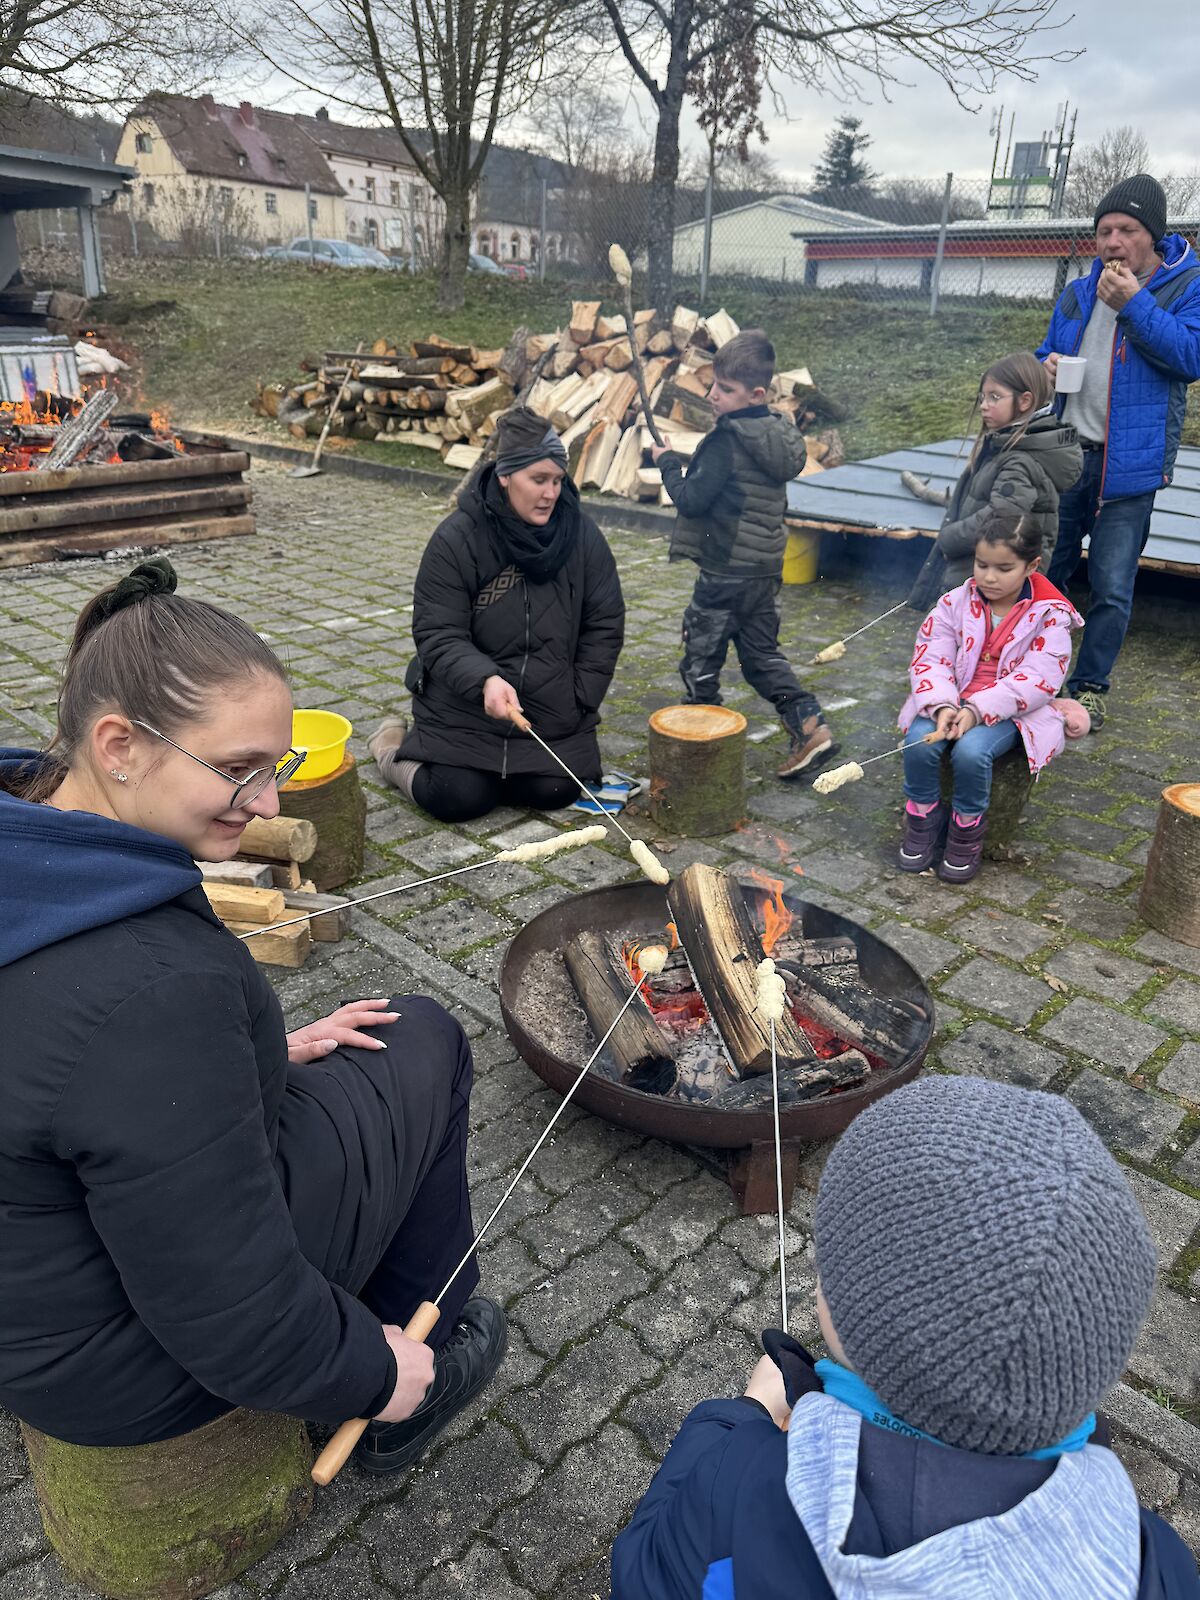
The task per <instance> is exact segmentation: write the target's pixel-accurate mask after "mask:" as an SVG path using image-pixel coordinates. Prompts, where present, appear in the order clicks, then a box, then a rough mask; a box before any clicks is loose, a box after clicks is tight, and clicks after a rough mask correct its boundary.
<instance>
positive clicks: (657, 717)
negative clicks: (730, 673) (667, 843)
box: [649, 706, 746, 839]
mask: <svg viewBox="0 0 1200 1600" xmlns="http://www.w3.org/2000/svg"><path fill="white" fill-rule="evenodd" d="M649 738H650V815H651V816H652V817H653V818H654V821H655V822H656V824H657V825H658V826H659V827H660V828H662V829H664V830H665V831H666V832H667V833H671V834H676V835H679V836H680V837H682V838H686V839H691V838H696V837H700V838H704V837H706V836H711V835H715V834H724V833H732V832H733V830H734V828H736V827H737V825H738V823H739V822H740V821H741V820H742V817H743V815H744V813H745V801H746V778H745V762H746V719H745V717H744V716H742V714H741V712H740V711H733V710H730V709H729V707H727V706H663V707H661V708H660V709H659V710H658V711H653V712H651V714H650V724H649Z"/></svg>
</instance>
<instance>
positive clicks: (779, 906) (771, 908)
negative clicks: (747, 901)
mask: <svg viewBox="0 0 1200 1600" xmlns="http://www.w3.org/2000/svg"><path fill="white" fill-rule="evenodd" d="M750 876H751V878H752V879H753V880H754V882H755V883H756V884H758V886H759V888H760V889H765V890H766V892H767V895H768V896H769V898H768V899H767V900H766V901H765V902H764V904H763V908H762V914H763V934H762V947H763V953H764V955H768V956H769V955H770V954H771V951H772V950H774V948H775V945H776V943H777V941H778V940H779V939H781V938H782V937H783V935H784V934H785V933H786V932H787V931H788V929H789V928H790V927H791V925H792V923H793V922H794V921H795V920H796V919H795V917H794V916H793V915H792V913H791V912H790V911H789V910H788V908H787V907H786V906H785V905H784V903H783V880H782V879H780V878H769V877H768V876H767V874H766V873H765V872H760V871H759V870H758V868H757V867H752V868H751V869H750Z"/></svg>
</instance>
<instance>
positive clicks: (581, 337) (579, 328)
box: [567, 300, 600, 345]
mask: <svg viewBox="0 0 1200 1600" xmlns="http://www.w3.org/2000/svg"><path fill="white" fill-rule="evenodd" d="M599 315H600V302H599V300H576V301H574V302H573V303H572V305H571V325H570V327H569V328H568V329H567V332H568V333H569V334H570V336H571V339H572V340H573V341H574V343H575V344H577V345H584V344H591V342H592V339H593V338H594V336H595V333H596V318H597V317H598V316H599Z"/></svg>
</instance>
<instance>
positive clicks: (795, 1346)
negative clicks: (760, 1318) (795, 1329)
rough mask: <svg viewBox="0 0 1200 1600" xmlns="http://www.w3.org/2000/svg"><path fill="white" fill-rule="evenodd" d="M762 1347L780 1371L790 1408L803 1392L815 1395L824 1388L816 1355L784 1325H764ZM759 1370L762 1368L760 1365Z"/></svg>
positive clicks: (760, 1363) (756, 1369)
mask: <svg viewBox="0 0 1200 1600" xmlns="http://www.w3.org/2000/svg"><path fill="white" fill-rule="evenodd" d="M762 1347H763V1349H764V1350H765V1351H766V1352H767V1355H768V1356H769V1358H770V1359H771V1361H772V1362H774V1364H775V1366H776V1367H777V1368H778V1370H779V1374H780V1376H781V1378H782V1380H783V1389H784V1395H785V1398H786V1400H787V1404H788V1409H789V1410H790V1409H791V1407H792V1406H794V1405H795V1404H796V1401H797V1400H799V1398H800V1396H801V1395H802V1394H812V1393H813V1391H814V1390H820V1389H821V1388H822V1383H821V1380H820V1378H818V1377H817V1374H816V1372H815V1370H814V1368H815V1366H816V1357H815V1356H813V1355H812V1354H811V1353H810V1352H809V1351H808V1350H806V1349H805V1348H804V1346H803V1345H802V1344H801V1343H800V1341H799V1340H798V1339H793V1338H792V1336H791V1334H790V1333H784V1332H783V1330H782V1329H781V1328H764V1329H763V1334H762ZM761 1365H762V1362H761V1361H760V1362H759V1366H760V1367H761ZM755 1371H756V1372H757V1371H758V1367H756V1368H755Z"/></svg>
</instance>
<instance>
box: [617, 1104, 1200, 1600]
mask: <svg viewBox="0 0 1200 1600" xmlns="http://www.w3.org/2000/svg"><path fill="white" fill-rule="evenodd" d="M813 1231H814V1236H815V1244H816V1265H817V1272H818V1279H819V1282H818V1292H817V1309H818V1319H819V1322H820V1325H821V1331H822V1333H823V1335H824V1337H825V1340H826V1343H827V1344H828V1346H829V1348H830V1352H831V1355H832V1357H833V1359H832V1360H826V1361H815V1362H814V1360H813V1358H812V1357H811V1356H810V1355H809V1354H808V1352H807V1351H805V1350H803V1349H802V1348H801V1346H799V1345H798V1344H797V1343H796V1342H795V1340H792V1339H789V1338H788V1337H787V1336H786V1335H784V1334H782V1333H778V1332H775V1331H774V1330H768V1331H767V1332H766V1333H765V1334H764V1335H763V1343H764V1345H765V1347H766V1349H767V1351H768V1355H767V1356H765V1357H764V1358H763V1360H762V1361H760V1362H759V1365H758V1366H757V1367H756V1368H755V1371H754V1374H753V1376H752V1378H751V1381H750V1385H749V1387H748V1388H747V1390H746V1394H745V1396H744V1397H743V1398H741V1399H738V1400H712V1401H706V1402H705V1403H704V1404H702V1405H700V1406H698V1407H696V1409H695V1410H694V1411H693V1412H692V1413H691V1415H690V1416H689V1417H688V1418H687V1419H686V1420H685V1422H684V1424H683V1427H682V1429H681V1430H680V1432H679V1435H678V1436H677V1438H676V1440H675V1442H674V1444H673V1445H672V1446H671V1450H670V1452H669V1453H668V1455H667V1458H666V1460H665V1462H664V1463H663V1466H662V1468H661V1470H660V1472H659V1474H658V1476H657V1477H656V1478H655V1480H654V1482H653V1484H652V1485H651V1487H650V1489H649V1490H648V1492H647V1494H646V1496H645V1497H644V1499H643V1501H642V1502H641V1504H640V1506H639V1507H638V1509H637V1511H636V1512H635V1513H634V1516H633V1520H632V1521H631V1523H630V1526H629V1527H628V1528H627V1529H626V1531H625V1532H624V1533H622V1534H621V1535H620V1536H619V1538H618V1539H617V1542H616V1545H615V1546H614V1549H613V1568H612V1575H613V1583H612V1594H613V1600H689V1597H692V1596H695V1600H700V1597H701V1596H703V1600H733V1597H734V1596H735V1595H736V1596H737V1597H742V1596H753V1597H755V1600H768V1597H774V1596H777V1595H778V1596H781V1597H782V1596H785V1595H786V1596H787V1597H788V1600H834V1597H845V1600H920V1597H936V1600H1185V1597H1187V1600H1195V1597H1197V1596H1200V1575H1198V1574H1197V1571H1196V1566H1195V1563H1194V1561H1193V1560H1192V1558H1191V1556H1190V1554H1189V1552H1188V1550H1187V1547H1186V1546H1185V1545H1184V1544H1183V1542H1182V1540H1180V1538H1179V1537H1178V1535H1177V1534H1176V1533H1175V1532H1174V1531H1173V1530H1172V1529H1171V1528H1169V1527H1168V1526H1167V1525H1166V1523H1164V1522H1163V1521H1161V1519H1159V1518H1158V1517H1156V1516H1155V1515H1153V1514H1152V1513H1151V1512H1149V1511H1143V1510H1141V1508H1140V1507H1139V1506H1138V1503H1137V1495H1136V1492H1135V1490H1134V1487H1133V1485H1132V1483H1131V1482H1130V1480H1129V1477H1128V1475H1127V1473H1126V1472H1125V1469H1124V1467H1123V1466H1122V1465H1121V1463H1120V1461H1119V1460H1118V1459H1117V1457H1116V1455H1115V1454H1114V1453H1113V1452H1112V1451H1111V1450H1110V1449H1107V1448H1104V1447H1102V1446H1101V1445H1100V1444H1098V1443H1095V1442H1092V1435H1093V1432H1094V1430H1095V1428H1096V1417H1095V1409H1096V1407H1097V1406H1098V1405H1099V1404H1100V1402H1101V1401H1102V1399H1103V1397H1104V1395H1105V1394H1106V1393H1107V1391H1108V1390H1109V1389H1110V1388H1111V1387H1112V1385H1113V1384H1114V1383H1115V1382H1116V1381H1117V1380H1118V1379H1119V1378H1120V1376H1121V1373H1122V1371H1123V1370H1124V1368H1125V1365H1126V1362H1127V1361H1128V1359H1129V1355H1130V1352H1131V1351H1132V1349H1133V1345H1134V1341H1135V1339H1136V1338H1137V1334H1138V1329H1139V1327H1140V1325H1141V1322H1142V1318H1143V1317H1144V1315H1145V1312H1146V1308H1147V1306H1148V1304H1149V1300H1150V1295H1151V1292H1152V1289H1153V1286H1154V1278H1155V1251H1154V1246H1153V1244H1152V1242H1151V1239H1150V1235H1149V1231H1148V1229H1147V1227H1146V1222H1145V1219H1144V1218H1143V1216H1142V1214H1141V1211H1140V1210H1139V1208H1138V1205H1137V1202H1136V1200H1135V1199H1134V1196H1133V1193H1132V1191H1131V1190H1130V1188H1129V1186H1128V1184H1127V1183H1126V1182H1125V1179H1124V1177H1123V1176H1122V1174H1121V1169H1120V1167H1119V1166H1118V1165H1117V1163H1116V1162H1115V1161H1114V1160H1113V1158H1112V1156H1111V1155H1109V1153H1108V1151H1107V1150H1106V1149H1105V1148H1104V1146H1103V1144H1102V1143H1101V1142H1100V1140H1099V1139H1098V1138H1097V1137H1096V1135H1095V1134H1094V1133H1093V1132H1092V1130H1091V1128H1090V1127H1089V1126H1088V1125H1087V1123H1086V1122H1085V1121H1084V1119H1083V1118H1082V1117H1081V1116H1080V1115H1079V1113H1078V1112H1077V1111H1076V1110H1075V1108H1074V1107H1073V1106H1072V1105H1071V1104H1070V1103H1069V1102H1067V1101H1065V1100H1063V1099H1062V1098H1061V1097H1059V1096H1057V1095H1051V1094H1038V1093H1033V1092H1030V1091H1028V1090H1024V1089H1017V1088H1013V1087H1010V1086H1008V1085H1005V1084H999V1083H992V1082H988V1081H984V1080H981V1079H976V1078H966V1077H940V1076H939V1077H930V1078H926V1079H923V1080H922V1081H920V1082H918V1083H915V1084H911V1085H908V1086H906V1087H904V1088H901V1089H898V1090H896V1091H895V1092H894V1093H892V1094H889V1095H886V1096H885V1097H884V1098H883V1099H881V1100H879V1101H876V1102H875V1104H873V1105H871V1106H869V1107H867V1108H866V1109H865V1110H864V1111H862V1112H861V1113H860V1114H859V1116H858V1117H857V1118H856V1119H855V1121H854V1122H853V1123H852V1124H851V1125H850V1127H849V1129H848V1130H847V1131H846V1132H845V1133H844V1134H843V1135H842V1137H841V1139H840V1140H839V1141H838V1143H837V1144H836V1145H835V1146H834V1148H833V1150H832V1152H831V1153H830V1156H829V1160H828V1163H827V1165H826V1168H825V1171H824V1174H823V1176H822V1179H821V1184H820V1189H819V1192H818V1196H817V1204H816V1216H815V1221H814V1228H813Z"/></svg>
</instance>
